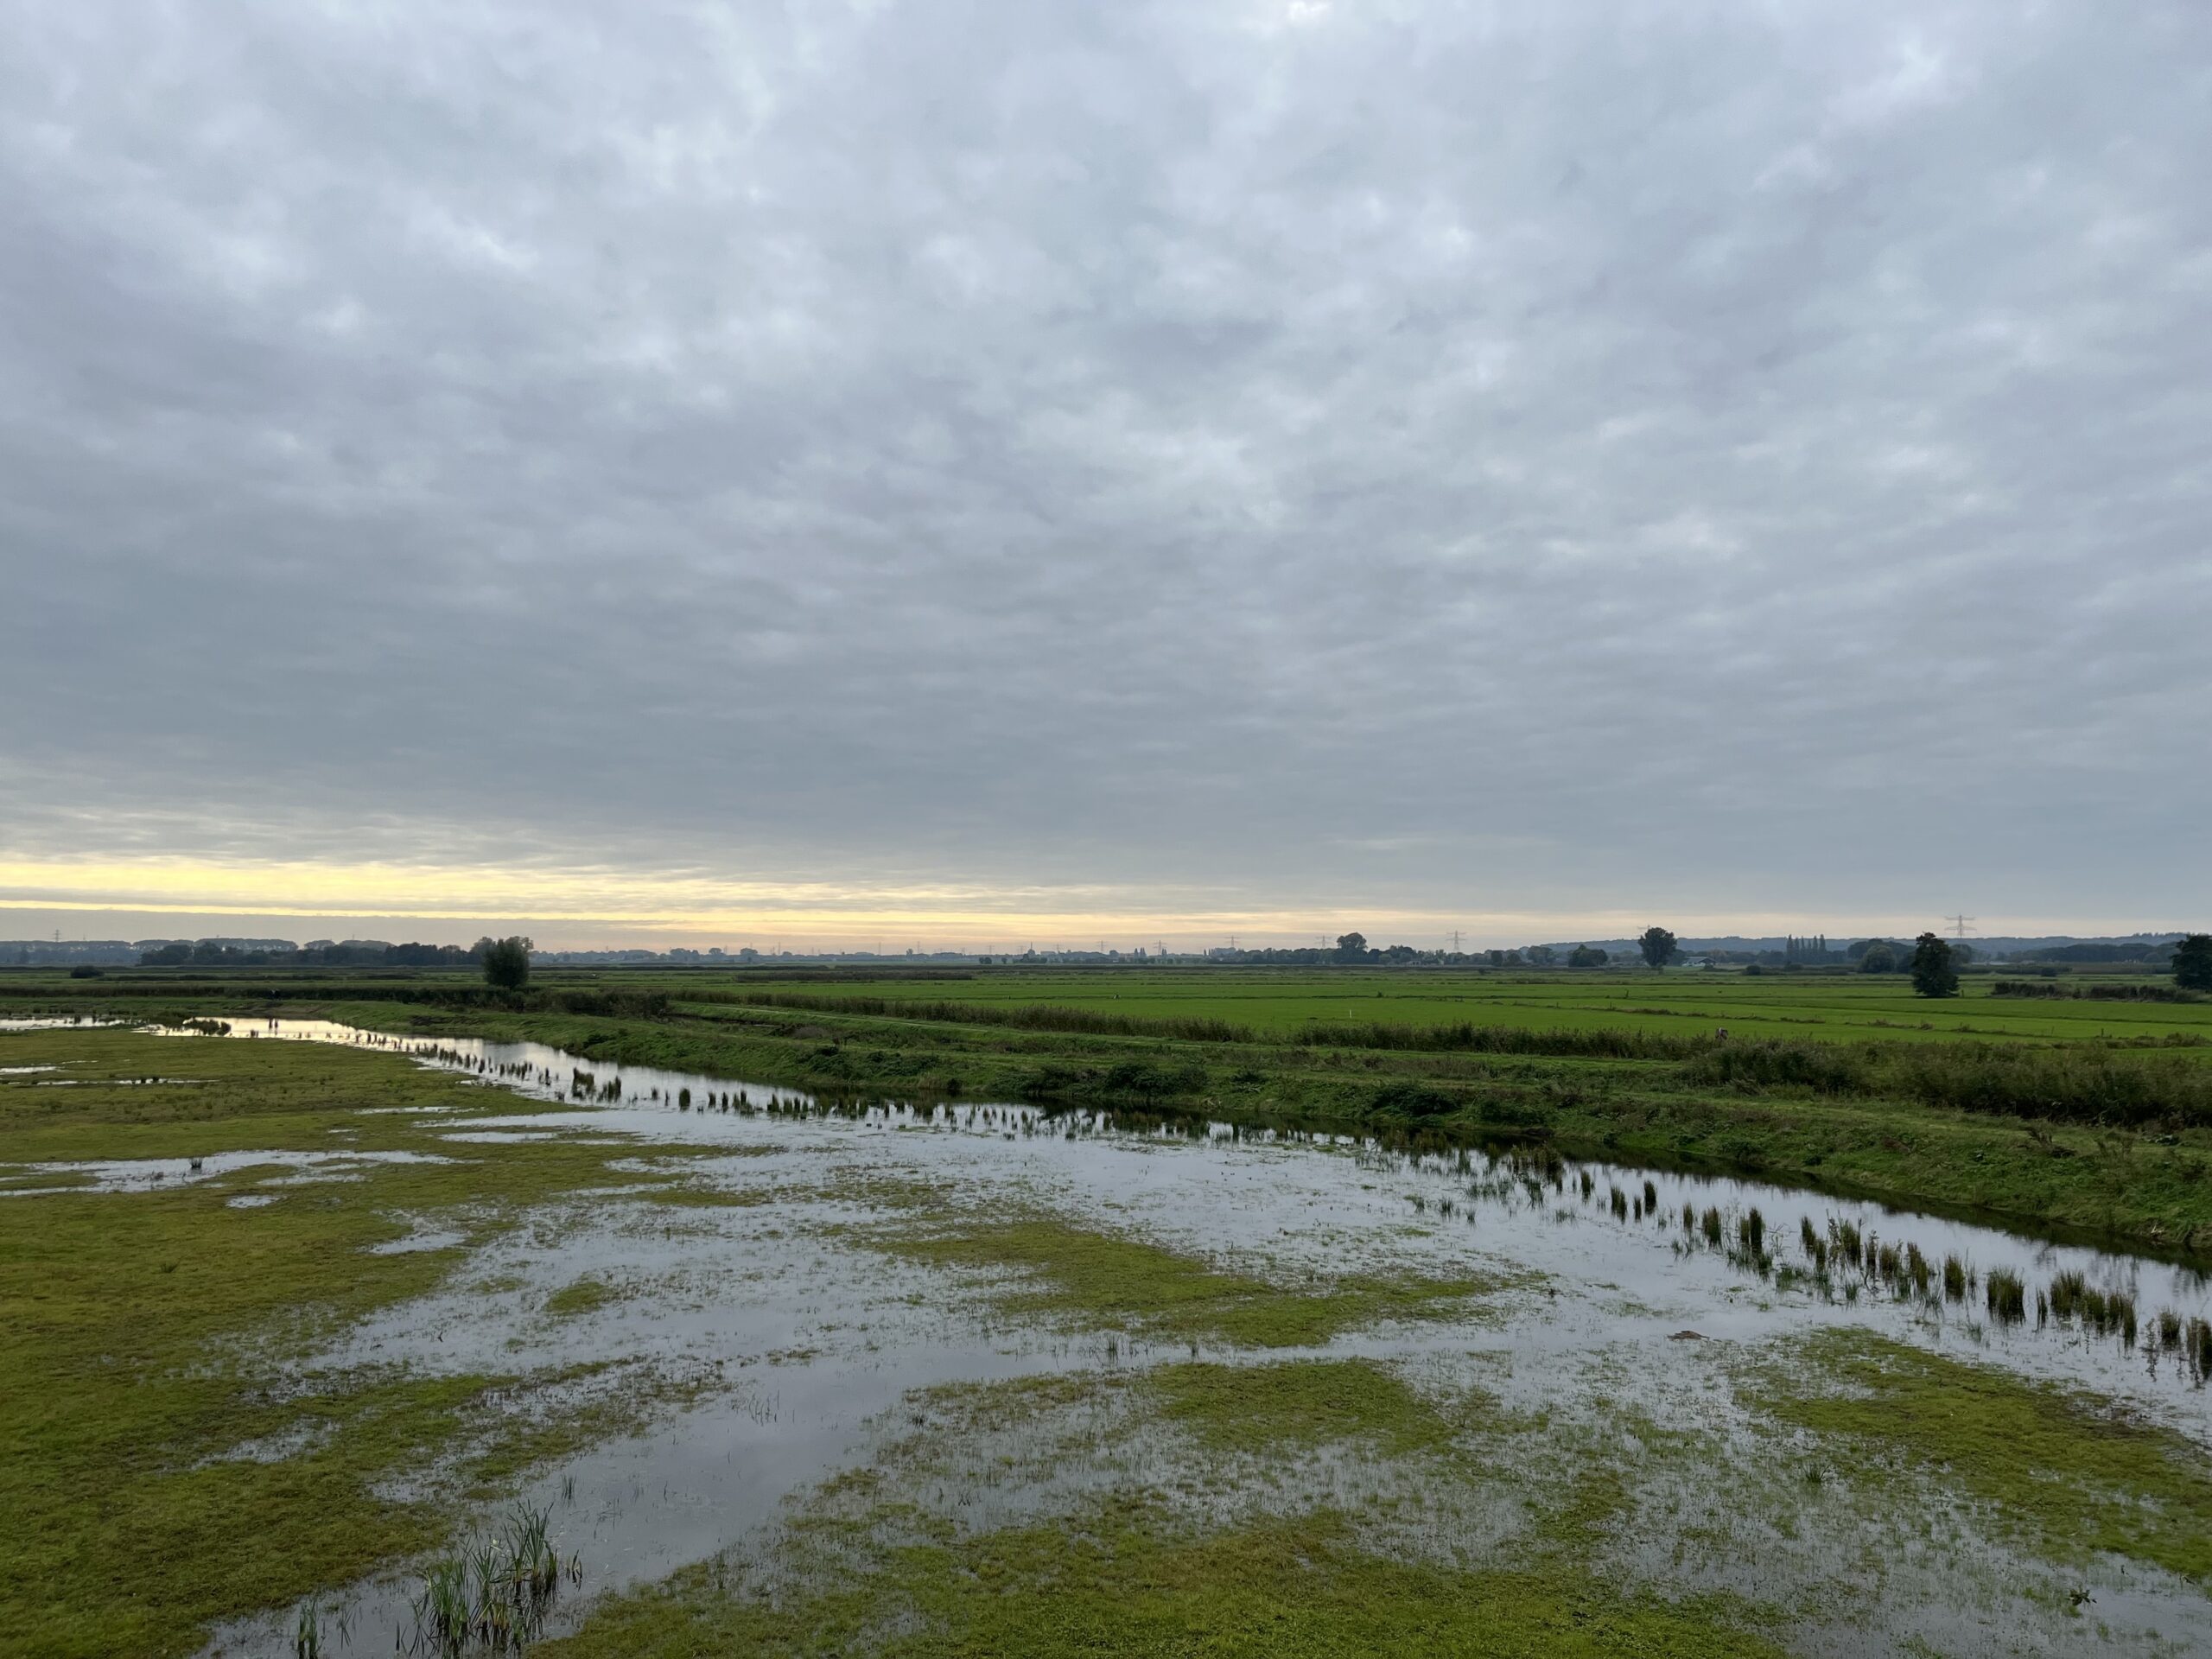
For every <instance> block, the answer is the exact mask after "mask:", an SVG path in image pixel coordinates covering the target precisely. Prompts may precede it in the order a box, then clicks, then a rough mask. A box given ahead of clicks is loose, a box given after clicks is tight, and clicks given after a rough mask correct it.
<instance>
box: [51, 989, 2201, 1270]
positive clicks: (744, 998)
mask: <svg viewBox="0 0 2212 1659" xmlns="http://www.w3.org/2000/svg"><path fill="white" fill-rule="evenodd" d="M982 985H983V987H984V988H985V989H987V990H988V989H989V988H990V985H989V982H988V981H985V982H982ZM115 988H116V987H105V986H99V985H94V986H90V987H69V988H68V989H70V990H73V991H75V992H77V995H73V996H69V997H67V998H66V999H65V998H62V997H60V996H59V995H53V993H54V992H55V991H57V989H58V988H56V987H54V986H53V985H51V984H48V985H46V986H42V987H40V988H38V989H39V991H41V992H42V993H45V994H47V995H46V1001H45V1002H44V1003H41V1001H40V998H39V996H38V995H27V996H25V997H24V998H22V1000H21V1001H20V1003H19V1007H24V1008H27V1007H31V1006H47V1005H51V1006H54V1007H69V1008H73V1009H77V1010H79V1011H87V1010H93V1009H97V1008H99V1007H104V1006H105V1007H114V1008H116V1009H118V1010H119V1011H120V1012H122V1013H124V1014H127V1015H130V1016H132V1017H147V1016H149V1015H154V1014H159V1015H161V1016H162V1017H168V1018H182V1017H188V1016H189V1015H192V1014H209V1013H236V1012H239V1011H241V1008H242V1007H251V1008H252V1009H254V1010H257V1011H261V1012H270V1011H275V1010H283V1009H289V1010H291V1011H293V1012H296V1013H299V1014H307V1013H311V1012H314V1013H327V1014H333V1015H334V1016H336V1017H339V1018H343V1019H347V1020H354V1021H357V1022H359V1023H361V1024H364V1025H368V1026H373V1027H378V1028H381V1029H385V1030H391V1031H401V1032H418V1033H429V1032H438V1031H444V1032H450V1033H472V1034H480V1035H484V1036H488V1037H493V1038H501V1037H505V1038H518V1039H519V1038H528V1039H536V1040H538V1041H543V1042H547V1043H550V1044H553V1045H555V1046H559V1047H561V1048H563V1049H565V1050H568V1051H569V1052H573V1053H575V1054H577V1055H578V1056H580V1057H582V1058H586V1059H588V1060H590V1061H593V1062H597V1063H602V1064H605V1065H613V1066H620V1065H661V1066H666V1067H670V1068H674V1069H682V1070H690V1071H701V1072H706V1073H709V1074H715V1075H721V1076H726V1077H739V1078H747V1079H753V1080H757V1081H760V1082H766V1083H773V1084H788V1085H792V1086H796V1087H801V1088H804V1089H807V1090H811V1091H814V1092H817V1093H821V1094H825V1095H829V1096H833V1097H836V1098H841V1099H861V1100H869V1099H911V1100H922V1101H930V1100H939V1099H961V1098H966V1099H1001V1100H1015V1099H1018V1100H1024V1101H1027V1102H1031V1103H1037V1104H1040V1105H1045V1106H1048V1107H1057V1108H1099V1109H1112V1110H1116V1111H1119V1112H1122V1113H1130V1112H1138V1113H1142V1112H1157V1113H1161V1114H1170V1113H1197V1114H1203V1115H1206V1116H1212V1117H1217V1118H1222V1119H1226V1120H1229V1121H1232V1122H1246V1123H1261V1122H1267V1123H1274V1124H1280V1125H1285V1126H1291V1127H1304V1128H1325V1129H1334V1130H1340V1131H1361V1132H1373V1133H1380V1134H1383V1135H1406V1136H1414V1137H1435V1138H1439V1139H1452V1138H1458V1139H1478V1138H1487V1139H1496V1138H1500V1137H1513V1138H1523V1139H1539V1140H1546V1141H1552V1142H1553V1143H1554V1144H1556V1145H1558V1146H1559V1147H1560V1148H1561V1149H1562V1150H1564V1151H1567V1152H1570V1153H1573V1154H1584V1155H1602V1156H1606V1157H1611V1158H1613V1159H1616V1160H1622V1161H1632V1162H1643V1163H1647V1164H1653V1165H1659V1166H1709V1167H1715V1168H1726V1169H1735V1170H1742V1171H1746V1172H1751V1173H1761V1174H1764V1175H1766V1176H1768V1177H1770V1178H1778V1179H1796V1180H1800V1181H1804V1182H1808V1183H1813V1184H1816V1185H1825V1186H1829V1187H1832V1188H1834V1189H1837V1190H1842V1191H1849V1192H1859V1193H1863V1194H1866V1195H1869V1196H1873V1197H1878V1198H1884V1199H1886V1200H1890V1201H1893V1202H1896V1203H1898V1204H1900V1205H1910V1206H1914V1207H1920V1208H1929V1209H1939V1210H1949V1211H1956V1212H1964V1213H1974V1214H1980V1215H1986V1216H1988V1217H1993V1218H1997V1219H2000V1220H2004V1221H2007V1222H2010V1223H2012V1224H2019V1225H2025V1226H2031V1227H2038V1228H2047V1229H2050V1230H2058V1231H2074V1232H2079V1233H2082V1234H2084V1235H2094V1236H2111V1237H2114V1238H2117V1239H2120V1240H2124V1241H2126V1242H2129V1243H2135V1244H2138V1245H2140V1246H2145V1247H2149V1248H2154V1249H2168V1250H2182V1251H2192V1252H2193V1251H2197V1250H2202V1249H2212V1180H2208V1179H2206V1177H2207V1174H2208V1173H2212V1040H2208V1039H2207V1037H2206V1035H2205V1034H2204V1033H2202V1032H2200V1031H2197V1030H2195V1029H2191V1028H2187V1027H2181V1028H2156V1027H2152V1028H2145V1029H2139V1030H2135V1031H2134V1032H2133V1034H2126V1035H2120V1036H2100V1037H2095V1038H2081V1039H2072V1040H2065V1039H2050V1038H2048V1037H2044V1036H2042V1035H2041V1034H2040V1033H2038V1034H2037V1037H2036V1039H2034V1040H2025V1041H2003V1040H1996V1039H1991V1038H1989V1037H1986V1036H1984V1035H1979V1034H1972V1033H1971V1032H1961V1033H1960V1034H1956V1035H1946V1036H1944V1037H1942V1039H1940V1040H1930V1039H1927V1038H1926V1037H1924V1036H1920V1035H1916V1037H1915V1038H1914V1039H1910V1040H1907V1039H1882V1040H1844V1041H1838V1040H1817V1039H1796V1038H1787V1037H1772V1036H1758V1037H1750V1038H1745V1037H1736V1036H1729V1035H1726V1034H1724V1033H1722V1031H1721V1030H1720V1029H1719V1027H1700V1028H1698V1029H1694V1030H1686V1029H1681V1028H1680V1027H1681V1023H1682V1022H1681V1021H1676V1022H1675V1026H1676V1028H1675V1029H1669V1030H1653V1029H1649V1028H1639V1027H1635V1026H1632V1025H1628V1024H1623V1025H1619V1026H1611V1027H1608V1026H1595V1027H1593V1026H1590V1025H1587V1024H1584V1025H1578V1026H1562V1025H1558V1024H1546V1023H1542V1022H1541V1018H1540V1017H1538V1016H1539V1015H1540V1014H1541V1009H1540V1008H1539V1009H1538V1013H1537V1014H1531V1013H1530V1011H1529V1010H1530V1008H1532V1007H1537V1005H1535V1004H1533V1003H1531V1004H1529V1005H1528V1006H1526V1007H1522V1008H1521V1009H1520V1010H1519V1014H1520V1017H1521V1019H1522V1023H1518V1024H1516V1023H1513V1017H1514V1015H1515V1014H1516V1009H1515V1008H1513V1007H1501V1008H1500V1009H1499V1010H1498V1012H1499V1014H1501V1017H1500V1018H1498V1019H1497V1020H1491V1021H1488V1022H1483V1021H1475V1020H1450V1021H1442V1022H1436V1023H1432V1024H1427V1025H1422V1024H1418V1023H1414V1022H1410V1021H1393V1020H1381V1021H1371V1022H1357V1021H1349V1020H1348V1021H1345V1022H1344V1023H1343V1024H1341V1025H1338V1026H1334V1027H1323V1026H1319V1025H1314V1024H1311V1023H1309V1024H1306V1025H1304V1026H1301V1027H1295V1028H1294V1029H1292V1030H1289V1031H1287V1032H1277V1033H1268V1032H1267V1031H1266V1026H1267V1023H1268V1017H1267V1014H1266V1010H1265V1009H1264V1007H1262V1009H1261V1010H1260V1014H1259V1017H1257V1018H1255V1019H1252V1020H1224V1019H1221V1018H1218V1017H1216V1016H1214V1015H1211V1014H1198V1013H1196V1012H1193V1013H1192V1014H1188V1015H1178V1014H1170V1015H1165V1016H1162V1015H1155V1014H1138V1013H1129V1014H1124V1013H1118V1012H1115V1011H1113V1010H1111V1009H1102V1008H1098V1007H1079V1006H1071V1005H1067V1004H1060V1003H1043V1002H1039V1003H1020V1002H1013V1003H1009V1002H1006V1001H993V1000H964V999H958V998H956V999H950V1000H949V999H947V998H945V997H944V996H942V995H927V996H923V995H915V996H912V997H907V996H905V995H872V994H870V993H869V992H868V990H867V989H866V988H840V989H839V990H837V991H836V992H835V993H825V992H821V991H815V990H811V989H805V988H783V989H775V988H766V989H764V988H753V987H749V986H745V985H742V984H723V985H717V984H715V983H713V982H704V983H702V982H683V983H681V984H676V985H671V986H666V987H659V986H652V985H640V984H639V983H637V982H620V980H617V981H616V982H613V983H611V984H608V983H588V982H587V983H570V984H556V985H553V986H550V987H543V988H537V989H533V990H530V991H527V992H498V991H490V990H487V989H486V988H482V987H471V986H469V985H467V983H465V982H442V983H441V982H435V981H430V982H422V983H417V984H415V985H412V986H410V984H409V983H408V982H405V981H394V980H391V979H381V980H377V981H372V982H363V983H360V984H348V983H346V982H342V981H338V980H334V979H324V980H321V981H319V982H316V983H315V984H314V985H313V986H311V987H306V988H303V989H307V990H310V991H311V992H312V993H313V994H312V995H308V996H304V997H298V998H296V997H294V996H292V995H290V994H289V990H287V989H285V988H277V994H276V995H273V996H272V995H270V988H265V987H263V986H260V985H258V984H255V985H251V987H249V986H248V985H246V984H245V983H243V982H242V983H241V985H240V987H239V989H240V991H242V992H250V995H249V996H247V997H246V998H243V999H242V998H241V997H240V996H238V995H224V994H223V993H222V991H221V990H220V989H219V986H218V984H217V982H215V981H214V980H213V978H212V977H209V978H203V979H201V980H200V981H198V982H195V983H194V984H193V985H191V986H190V987H188V988H185V987H180V988H175V990H173V991H172V992H171V993H170V995H168V996H167V997H166V998H160V997H154V996H150V995H149V996H146V997H143V998H142V997H139V996H131V997H129V998H125V999H120V1000H112V1001H110V1000H106V999H105V998H104V997H103V996H102V995H101V993H103V992H105V991H109V990H112V989H115ZM134 988H135V987H134ZM26 989H27V990H28V989H29V988H28V987H27V988H26ZM1624 991H1630V992H1633V993H1635V994H1648V993H1643V987H1642V986H1641V985H1632V986H1628V987H1624ZM1305 994H1306V989H1305V988H1303V987H1301V988H1300V995H1305ZM1760 994H1761V995H1762V997H1763V998H1764V999H1766V1000H1767V1001H1768V1003H1769V1005H1770V1008H1787V1007H1789V1004H1788V1003H1786V1002H1783V1003H1780V1004H1776V1003H1774V1001H1773V999H1775V998H1776V997H1777V996H1783V995H1799V996H1801V998H1802V1001H1801V1003H1800V1005H1799V1006H1801V1007H1802V1008H1803V1010H1804V1014H1803V1015H1802V1018H1804V1019H1806V1020H1807V1021H1808V1023H1809V1022H1811V1021H1813V1020H1817V1019H1818V1018H1819V1017H1820V1016H1821V1011H1822V1007H1823V999H1825V998H1827V997H1828V996H1830V995H1832V993H1831V992H1830V991H1828V990H1827V989H1826V988H1822V987H1821V986H1818V985H1811V984H1808V985H1806V986H1804V987H1801V988H1794V989H1793V990H1791V991H1790V992H1788V993H1784V992H1778V991H1776V990H1774V989H1772V988H1762V990H1761V993H1760ZM1981 1006H1983V1007H1986V1006H1987V1004H1986V1001H1985V1002H1984V1003H1982V1004H1981ZM1972 1012H1973V1011H1972V1010H1971V1009H1970V1010H1969V1018H1971V1017H1972ZM1769 1017H1770V1019H1771V1018H1780V1017H1783V1015H1782V1014H1778V1013H1770V1014H1769Z"/></svg>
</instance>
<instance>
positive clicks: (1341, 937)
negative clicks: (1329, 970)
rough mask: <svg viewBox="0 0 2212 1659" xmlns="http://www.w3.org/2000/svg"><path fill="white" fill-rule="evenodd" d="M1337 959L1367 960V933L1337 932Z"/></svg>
mask: <svg viewBox="0 0 2212 1659" xmlns="http://www.w3.org/2000/svg"><path fill="white" fill-rule="evenodd" d="M1337 960H1338V962H1364V961H1366V960H1367V935H1366V934H1364V933H1339V934H1338V935H1337Z"/></svg>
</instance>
